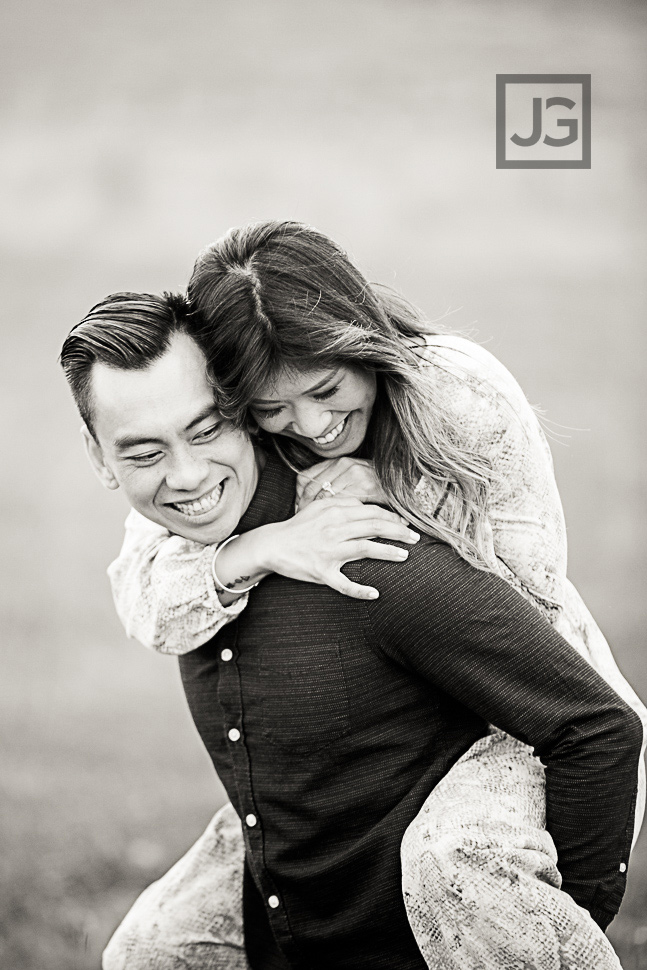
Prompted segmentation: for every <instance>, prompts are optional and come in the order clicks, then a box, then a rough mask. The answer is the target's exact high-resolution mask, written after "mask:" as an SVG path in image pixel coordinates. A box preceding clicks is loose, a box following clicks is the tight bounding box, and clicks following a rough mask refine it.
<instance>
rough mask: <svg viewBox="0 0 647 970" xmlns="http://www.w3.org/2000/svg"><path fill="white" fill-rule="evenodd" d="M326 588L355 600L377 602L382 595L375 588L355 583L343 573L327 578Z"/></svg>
mask: <svg viewBox="0 0 647 970" xmlns="http://www.w3.org/2000/svg"><path fill="white" fill-rule="evenodd" d="M326 586H330V588H331V589H336V590H337V592H338V593H341V594H342V596H350V598H351V599H354V600H376V599H377V598H378V596H379V595H380V594H379V592H378V591H377V590H376V589H375V588H374V587H373V586H360V584H359V583H353V582H351V580H350V579H349V578H348V577H347V576H344V574H343V573H341V572H334V573H331V574H330V575H329V576H327V577H326Z"/></svg>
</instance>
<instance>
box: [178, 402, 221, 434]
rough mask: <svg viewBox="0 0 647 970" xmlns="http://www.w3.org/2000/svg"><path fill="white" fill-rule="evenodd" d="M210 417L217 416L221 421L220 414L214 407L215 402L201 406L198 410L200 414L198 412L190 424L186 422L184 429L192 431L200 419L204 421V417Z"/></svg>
mask: <svg viewBox="0 0 647 970" xmlns="http://www.w3.org/2000/svg"><path fill="white" fill-rule="evenodd" d="M211 417H213V418H218V419H219V420H221V421H222V420H223V418H222V415H221V414H220V412H219V411H218V409H217V408H216V405H215V404H209V405H208V406H207V407H206V408H203V409H202V411H200V414H198V416H197V417H195V418H194V419H193V421H191V423H190V424H187V426H186V428H185V429H184V430H185V431H192V430H193V428H195V426H196V424H200V422H201V421H204V420H205V419H206V418H211Z"/></svg>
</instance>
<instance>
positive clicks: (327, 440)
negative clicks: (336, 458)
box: [310, 414, 350, 446]
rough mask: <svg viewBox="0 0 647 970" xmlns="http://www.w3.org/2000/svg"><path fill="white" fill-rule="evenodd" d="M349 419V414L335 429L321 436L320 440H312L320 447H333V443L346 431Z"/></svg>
mask: <svg viewBox="0 0 647 970" xmlns="http://www.w3.org/2000/svg"><path fill="white" fill-rule="evenodd" d="M349 417H350V415H349V414H347V415H346V417H345V418H343V419H342V420H341V421H340V422H339V424H336V425H335V427H334V428H331V429H330V431H328V432H326V434H323V435H321V436H320V437H319V438H311V439H310V440H311V441H314V442H315V444H318V445H320V446H325V445H331V444H332V443H333V441H335V440H336V439H337V438H338V437H339V436H340V434H342V432H343V431H344V430H345V428H346V423H347V421H348V419H349Z"/></svg>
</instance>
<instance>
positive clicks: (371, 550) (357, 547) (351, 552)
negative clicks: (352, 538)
mask: <svg viewBox="0 0 647 970" xmlns="http://www.w3.org/2000/svg"><path fill="white" fill-rule="evenodd" d="M348 545H349V549H348V559H347V560H346V561H347V562H353V561H355V560H357V559H383V560H384V561H385V562H404V561H405V559H408V558H409V550H408V549H401V548H400V546H390V545H388V544H387V543H385V542H373V541H371V539H359V540H358V541H357V542H356V543H349V544H348Z"/></svg>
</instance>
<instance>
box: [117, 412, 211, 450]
mask: <svg viewBox="0 0 647 970" xmlns="http://www.w3.org/2000/svg"><path fill="white" fill-rule="evenodd" d="M210 417H218V418H219V417H220V414H219V412H218V410H217V408H216V406H215V405H214V404H209V405H208V406H207V407H206V408H203V409H202V411H200V413H199V414H198V415H196V417H195V418H194V419H193V421H191V422H190V423H189V424H187V426H186V428H185V429H184V430H185V432H186V431H192V430H193V428H195V426H196V425H197V424H200V422H201V421H204V420H205V418H210ZM114 444H115V448H117V449H119V451H125V450H126V449H127V448H138V447H139V446H140V445H161V444H164V442H163V441H162V440H161V438H151V437H146V436H145V435H124V437H123V438H117V440H116V441H115V443H114Z"/></svg>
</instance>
